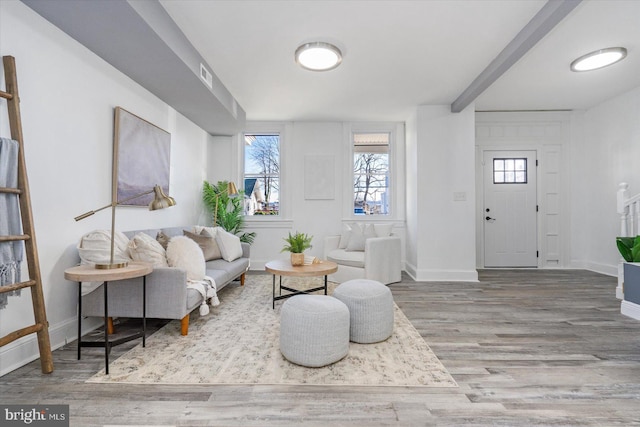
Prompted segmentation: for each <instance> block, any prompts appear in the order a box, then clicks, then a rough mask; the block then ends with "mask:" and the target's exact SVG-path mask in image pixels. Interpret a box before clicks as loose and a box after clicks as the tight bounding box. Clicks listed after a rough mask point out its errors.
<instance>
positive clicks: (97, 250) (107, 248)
mask: <svg viewBox="0 0 640 427" xmlns="http://www.w3.org/2000/svg"><path fill="white" fill-rule="evenodd" d="M113 243H114V245H113V257H114V259H115V260H130V259H131V258H130V257H129V250H128V249H127V245H128V244H129V239H128V238H127V236H125V235H124V233H122V232H121V231H116V232H115V234H114V239H113ZM78 254H79V255H80V260H81V261H82V263H83V264H93V263H96V262H100V263H105V262H109V259H110V258H111V231H108V230H95V231H92V232H91V233H87V234H85V235H84V236H82V238H81V239H80V243H79V244H78Z"/></svg>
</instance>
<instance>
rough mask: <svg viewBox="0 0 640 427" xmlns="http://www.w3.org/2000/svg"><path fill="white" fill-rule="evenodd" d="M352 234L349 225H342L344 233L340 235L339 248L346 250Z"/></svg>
mask: <svg viewBox="0 0 640 427" xmlns="http://www.w3.org/2000/svg"><path fill="white" fill-rule="evenodd" d="M350 233H351V226H350V225H349V224H342V232H341V233H340V243H338V248H340V249H346V248H347V244H348V243H349V234H350Z"/></svg>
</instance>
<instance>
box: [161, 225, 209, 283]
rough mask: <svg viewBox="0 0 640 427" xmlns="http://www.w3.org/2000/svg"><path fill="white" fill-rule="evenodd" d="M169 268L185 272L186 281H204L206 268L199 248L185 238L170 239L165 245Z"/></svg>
mask: <svg viewBox="0 0 640 427" xmlns="http://www.w3.org/2000/svg"><path fill="white" fill-rule="evenodd" d="M167 262H168V264H169V267H176V268H182V269H184V270H186V271H187V279H189V280H204V276H205V274H206V266H205V262H204V255H203V254H202V249H200V246H198V244H197V243H196V242H194V241H193V240H191V239H190V238H188V237H187V236H176V237H172V238H171V240H170V241H169V244H168V245H167Z"/></svg>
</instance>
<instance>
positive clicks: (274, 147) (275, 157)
mask: <svg viewBox="0 0 640 427" xmlns="http://www.w3.org/2000/svg"><path fill="white" fill-rule="evenodd" d="M243 141H244V191H245V206H244V212H245V215H279V214H280V135H279V134H278V133H245V134H244V139H243Z"/></svg>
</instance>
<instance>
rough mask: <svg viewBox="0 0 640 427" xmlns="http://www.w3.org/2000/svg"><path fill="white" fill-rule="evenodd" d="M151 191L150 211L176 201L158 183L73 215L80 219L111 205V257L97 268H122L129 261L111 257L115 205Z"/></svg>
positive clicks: (166, 206)
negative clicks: (122, 198)
mask: <svg viewBox="0 0 640 427" xmlns="http://www.w3.org/2000/svg"><path fill="white" fill-rule="evenodd" d="M151 193H155V194H154V198H153V200H152V201H151V203H149V210H150V211H155V210H158V209H164V208H168V207H171V206H175V204H176V201H175V200H174V199H173V197H169V196H167V195H166V194H164V191H163V190H162V187H160V186H159V185H156V186H155V187H153V189H151V190H149V191H145V192H142V193H140V194H136V195H135V196H131V197H128V198H126V199H124V200H119V201H116V202H111V203H110V204H108V205H105V206H103V207H101V208H98V209H96V210H93V211H89V212H86V213H83V214H82V215H78V216H77V217H75V218H74V219H75V220H76V221H80V220H83V219H85V218H87V217H89V216H91V215H93V214H94V213H96V212H100V211H101V210H103V209H106V208H108V207H111V257H110V258H109V262H108V263H96V268H97V269H99V270H110V269H114V268H123V267H126V266H127V265H128V264H129V262H128V261H122V262H114V259H113V253H114V233H115V228H116V206H118V205H121V204H123V203H126V202H128V201H130V200H133V199H137V198H138V197H142V196H144V195H146V194H151Z"/></svg>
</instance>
